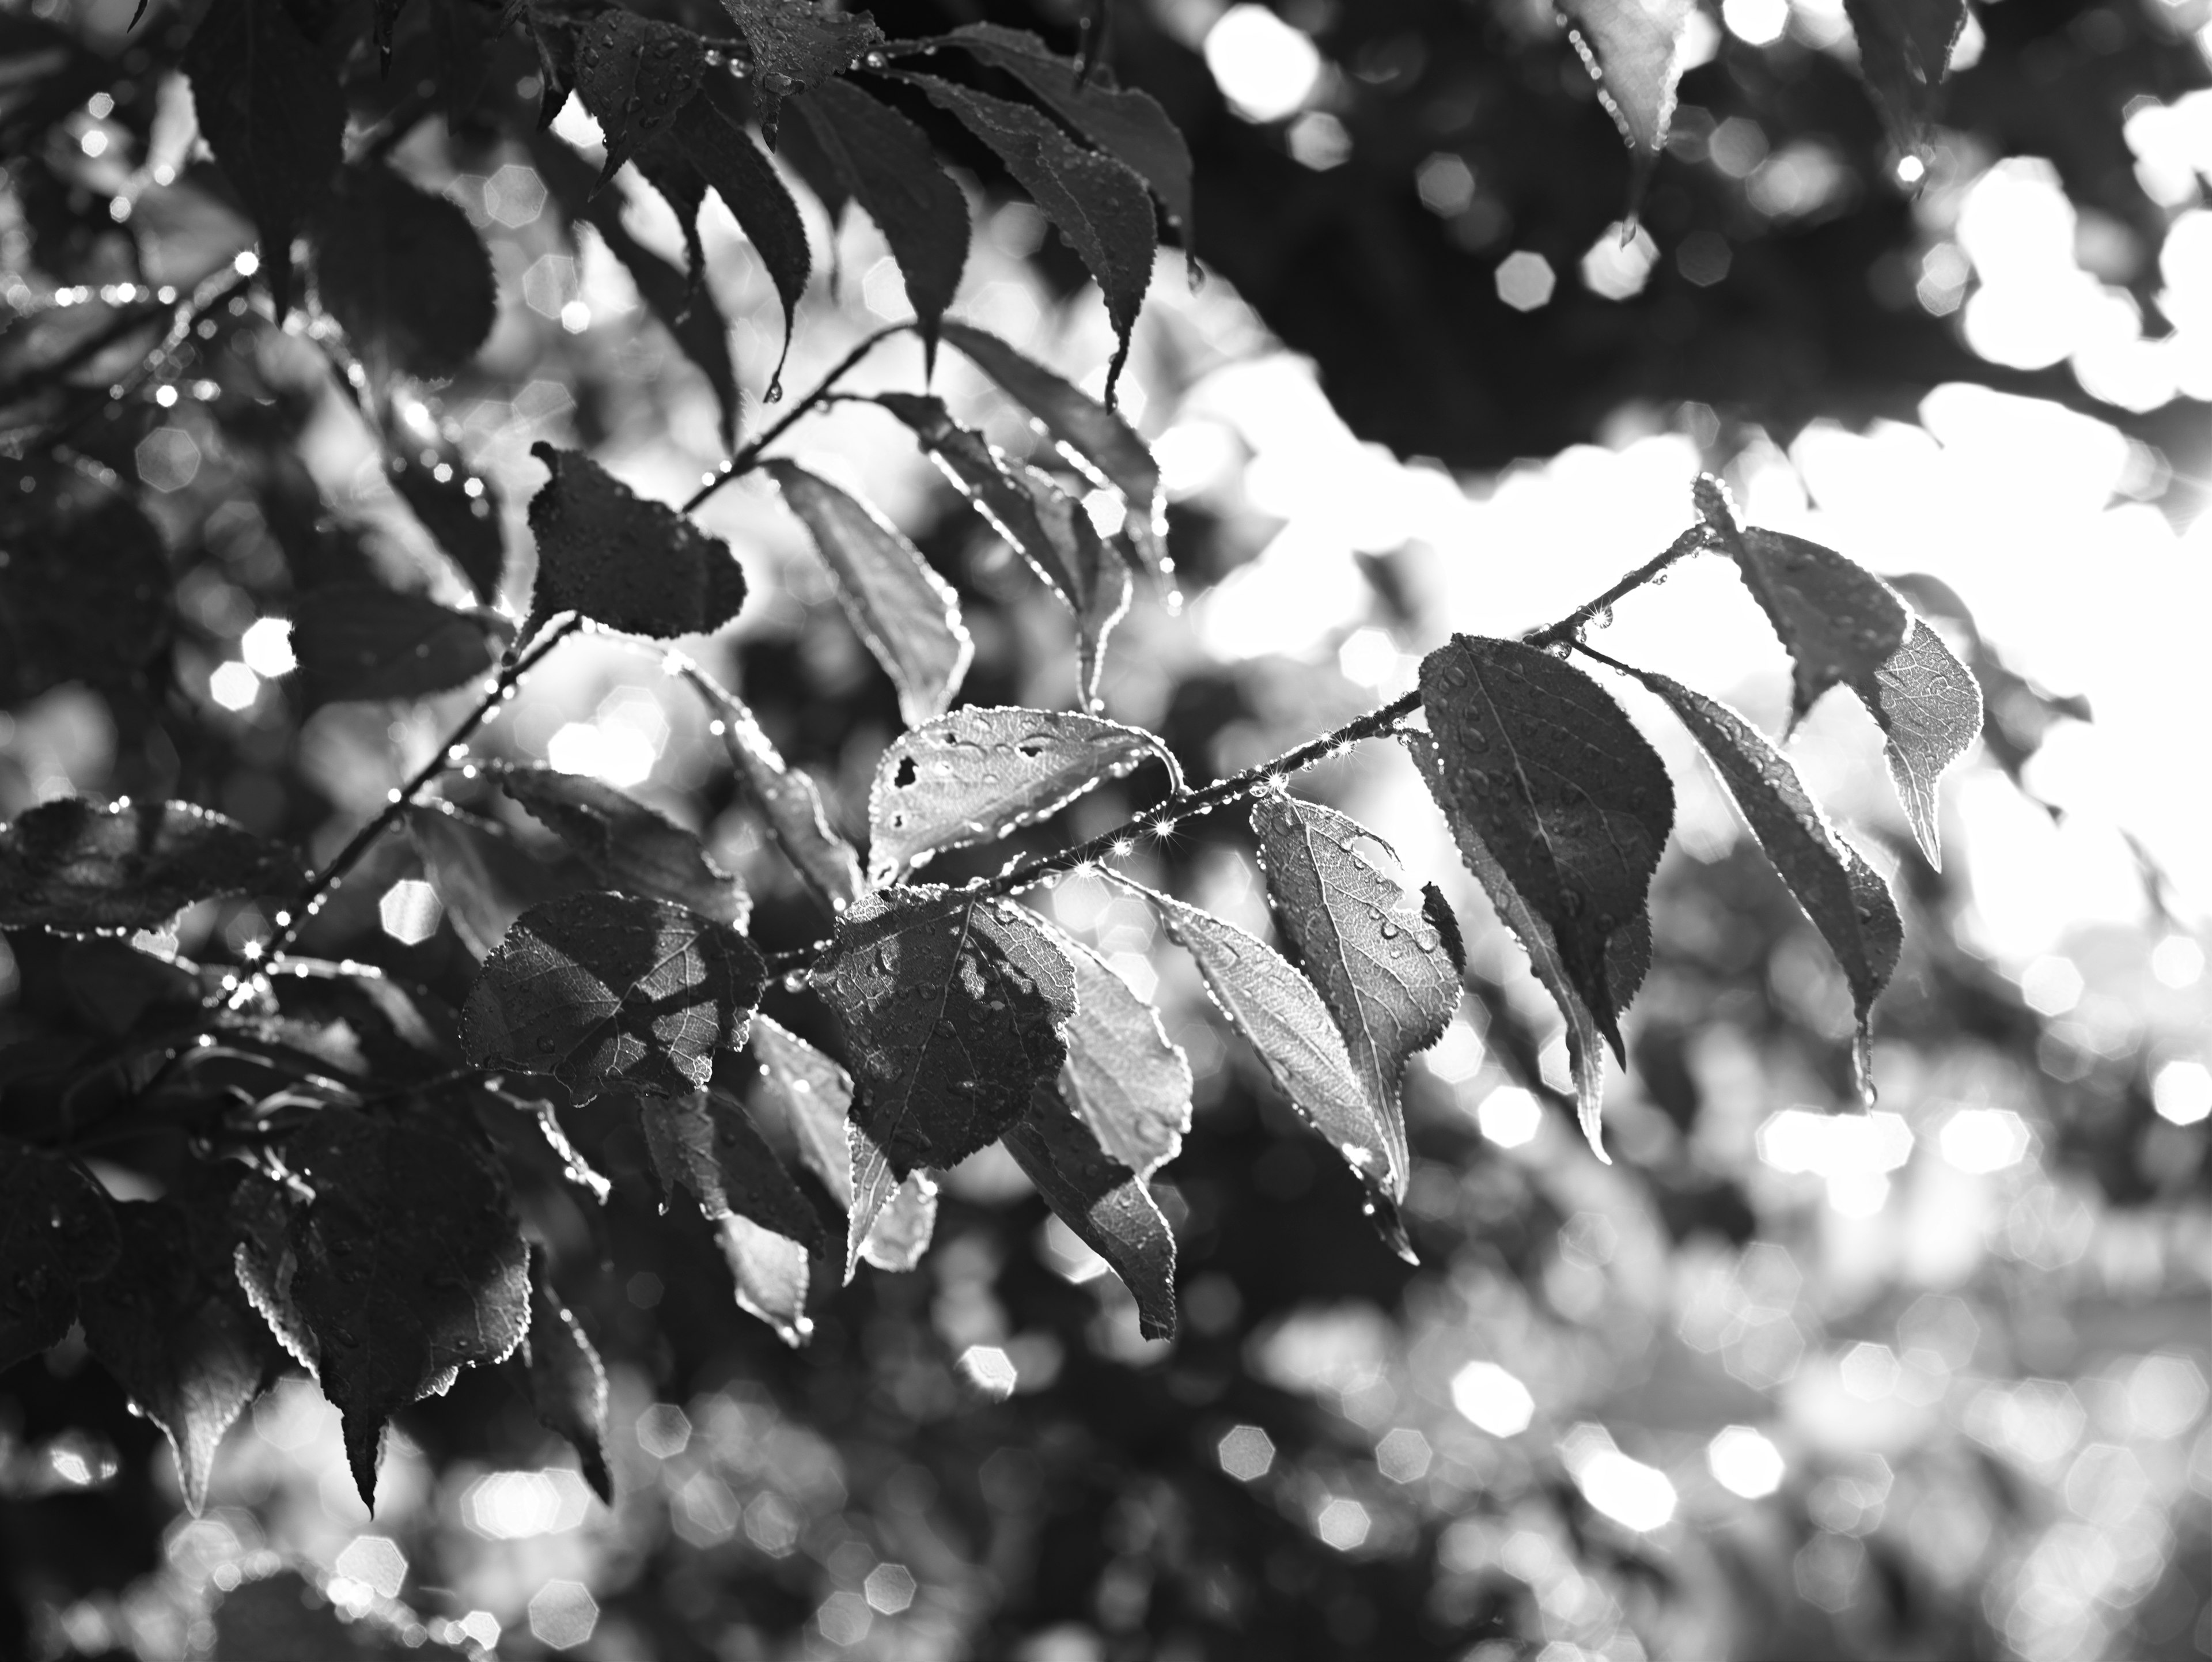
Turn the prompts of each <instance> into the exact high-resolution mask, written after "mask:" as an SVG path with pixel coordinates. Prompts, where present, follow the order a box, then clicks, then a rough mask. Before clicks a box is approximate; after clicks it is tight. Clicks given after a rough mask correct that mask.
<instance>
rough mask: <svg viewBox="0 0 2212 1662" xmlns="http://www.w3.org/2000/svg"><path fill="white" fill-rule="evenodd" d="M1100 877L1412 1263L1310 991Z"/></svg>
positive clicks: (1346, 1069) (1352, 1083)
mask: <svg viewBox="0 0 2212 1662" xmlns="http://www.w3.org/2000/svg"><path fill="white" fill-rule="evenodd" d="M1107 875H1109V877H1112V878H1113V880H1114V881H1115V882H1117V883H1119V884H1121V886H1123V887H1124V888H1127V889H1128V890H1130V891H1131V892H1133V893H1135V894H1139V895H1141V896H1142V897H1143V898H1145V899H1146V901H1147V902H1149V903H1150V904H1151V905H1152V910H1153V911H1155V912H1156V913H1158V916H1159V920H1160V922H1161V923H1162V924H1164V926H1165V927H1166V928H1167V932H1168V934H1170V936H1171V937H1172V938H1173V939H1174V941H1175V942H1176V945H1177V946H1179V947H1182V949H1183V950H1184V951H1185V952H1187V953H1189V954H1190V955H1191V957H1192V958H1193V959H1196V960H1197V963H1198V972H1199V974H1200V977H1203V978H1204V980H1205V982H1206V991H1207V992H1209V993H1211V994H1212V995H1213V1001H1214V1002H1215V1003H1216V1004H1218V1005H1219V1006H1220V1007H1221V1010H1222V1014H1225V1015H1226V1016H1227V1017H1228V1018H1229V1021H1230V1025H1231V1026H1233V1027H1235V1028H1236V1029H1237V1032H1239V1033H1242V1034H1243V1036H1244V1040H1245V1042H1246V1043H1247V1044H1249V1045H1251V1047H1252V1049H1253V1050H1255V1052H1257V1053H1258V1055H1259V1057H1260V1060H1261V1063H1262V1064H1263V1065H1264V1066H1265V1067H1266V1068H1267V1075H1268V1077H1269V1078H1271V1079H1273V1081H1275V1084H1276V1086H1277V1087H1278V1088H1279V1089H1280V1090H1281V1092H1282V1093H1283V1094H1284V1095H1285V1096H1286V1097H1288V1098H1289V1099H1291V1106H1292V1107H1293V1108H1295V1109H1297V1111H1298V1113H1299V1114H1300V1116H1301V1117H1304V1120H1305V1122H1306V1123H1307V1124H1309V1125H1310V1126H1312V1127H1313V1129H1315V1130H1316V1131H1318V1132H1320V1133H1321V1135H1322V1136H1323V1137H1324V1138H1325V1139H1327V1141H1328V1146H1329V1147H1330V1148H1334V1150H1336V1152H1337V1154H1339V1155H1340V1156H1341V1157H1342V1158H1343V1160H1344V1163H1345V1164H1346V1166H1350V1167H1351V1168H1352V1171H1353V1172H1355V1173H1357V1174H1358V1178H1359V1180H1360V1182H1361V1183H1362V1184H1364V1185H1365V1186H1366V1190H1367V1195H1368V1200H1367V1205H1368V1208H1369V1211H1370V1215H1372V1216H1373V1217H1374V1219H1375V1227H1376V1229H1377V1230H1379V1231H1380V1232H1381V1233H1382V1235H1383V1239H1385V1240H1386V1241H1388V1242H1389V1244H1390V1246H1391V1249H1392V1250H1393V1251H1395V1252H1397V1253H1398V1255H1399V1256H1400V1257H1403V1258H1405V1259H1406V1260H1407V1262H1408V1263H1411V1262H1413V1246H1412V1245H1411V1243H1409V1242H1408V1241H1407V1239H1406V1233H1405V1229H1404V1227H1403V1226H1402V1225H1401V1223H1400V1222H1399V1221H1398V1206H1397V1198H1396V1196H1394V1195H1393V1194H1392V1193H1391V1192H1390V1184H1391V1174H1390V1141H1389V1133H1388V1132H1387V1131H1386V1130H1385V1129H1384V1127H1383V1121H1382V1117H1381V1116H1380V1115H1379V1114H1378V1113H1377V1112H1376V1110H1375V1108H1374V1107H1373V1105H1371V1104H1370V1103H1369V1101H1368V1100H1367V1093H1366V1091H1365V1088H1364V1087H1362V1085H1361V1084H1360V1082H1359V1075H1358V1074H1357V1073H1356V1072H1354V1071H1353V1069H1352V1056H1351V1053H1350V1052H1349V1051H1348V1050H1346V1048H1345V1044H1344V1037H1343V1035H1342V1034H1340V1033H1339V1032H1337V1030H1336V1024H1335V1023H1334V1022H1333V1021H1332V1020H1329V1014H1328V1006H1327V1005H1326V1004H1324V1003H1322V997H1321V995H1320V994H1319V993H1318V992H1316V990H1315V989H1314V985H1313V983H1311V982H1310V981H1308V980H1307V979H1306V978H1305V977H1304V976H1303V975H1301V974H1299V973H1298V971H1297V969H1296V968H1295V967H1294V966H1293V965H1291V962H1290V960H1289V959H1286V958H1285V957H1284V956H1283V955H1282V954H1281V953H1279V952H1277V951H1276V950H1275V949H1274V948H1273V947H1270V946H1268V945H1267V943H1266V942H1265V941H1256V940H1255V939H1254V938H1253V937H1252V936H1250V935H1249V934H1245V933H1244V931H1243V930H1242V929H1240V928H1237V926H1236V925H1235V924H1233V923H1226V922H1223V921H1222V920H1221V919H1220V918H1218V917H1216V916H1213V915H1212V913H1210V912H1203V911H1200V910H1199V909H1198V908H1197V907H1195V906H1192V905H1187V904H1184V903H1183V902H1182V901H1180V900H1177V899H1175V898H1172V897H1170V896H1168V895H1164V894H1159V893H1156V892H1153V891H1152V890H1151V889H1148V888H1146V887H1145V886H1143V885H1142V884H1140V883H1135V882H1132V881H1131V880H1129V879H1127V878H1126V877H1122V876H1121V875H1120V874H1117V873H1112V872H1109V873H1108V874H1107Z"/></svg>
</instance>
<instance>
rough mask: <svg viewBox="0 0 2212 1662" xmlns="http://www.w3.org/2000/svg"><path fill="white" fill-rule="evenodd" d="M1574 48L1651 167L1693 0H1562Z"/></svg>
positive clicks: (1670, 107) (1663, 138)
mask: <svg viewBox="0 0 2212 1662" xmlns="http://www.w3.org/2000/svg"><path fill="white" fill-rule="evenodd" d="M1559 9H1560V10H1561V11H1563V12H1565V14H1566V17H1567V21H1568V22H1569V23H1570V24H1571V25H1572V27H1573V31H1574V41H1575V50H1576V51H1577V52H1580V53H1581V54H1582V58H1583V63H1584V64H1586V65H1588V66H1589V72H1590V74H1591V75H1592V76H1595V78H1596V80H1597V82H1598V88H1599V95H1600V96H1601V97H1602V98H1603V99H1604V100H1605V107H1606V108H1607V110H1609V111H1611V112H1612V113H1613V125H1615V126H1617V127H1619V128H1620V136H1621V137H1622V138H1623V139H1625V140H1626V141H1627V143H1628V148H1629V149H1631V150H1632V151H1633V152H1635V154H1636V155H1637V156H1638V160H1639V161H1643V162H1644V163H1646V164H1648V163H1649V162H1650V161H1651V160H1652V159H1654V158H1656V156H1657V155H1658V154H1659V152H1660V151H1661V150H1662V149H1664V148H1665V146H1666V143H1667V128H1668V125H1669V124H1670V123H1671V122H1672V121H1673V120H1674V87H1675V83H1676V82H1678V81H1680V79H1681V76H1682V36H1683V31H1684V30H1685V29H1686V28H1687V27H1689V22H1690V19H1691V16H1692V15H1693V14H1694V13H1695V11H1696V10H1697V8H1696V7H1695V6H1693V5H1692V4H1691V3H1690V0H1649V3H1647V0H1562V4H1561V5H1560V8H1559Z"/></svg>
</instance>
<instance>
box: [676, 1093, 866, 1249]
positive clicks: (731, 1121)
mask: <svg viewBox="0 0 2212 1662" xmlns="http://www.w3.org/2000/svg"><path fill="white" fill-rule="evenodd" d="M636 1102H637V1117H638V1123H639V1124H640V1126H641V1127H642V1128H643V1129H644V1132H645V1146H646V1148H647V1151H648V1152H649V1153H650V1154H652V1156H653V1170H654V1171H656V1172H659V1174H660V1186H661V1191H662V1193H663V1194H664V1195H668V1196H673V1195H674V1194H675V1192H676V1190H678V1188H683V1189H688V1190H690V1191H691V1193H692V1195H693V1196H696V1198H697V1200H698V1202H699V1209H700V1210H701V1211H702V1212H704V1213H705V1214H706V1215H707V1216H708V1217H709V1218H726V1217H727V1216H728V1215H730V1214H731V1213H732V1212H736V1213H738V1214H740V1215H743V1216H745V1217H748V1218H750V1219H751V1220H752V1221H754V1222H755V1223H757V1224H760V1225H761V1226H763V1227H765V1228H769V1229H773V1230H775V1233H777V1234H779V1235H784V1236H787V1237H788V1238H790V1239H793V1240H795V1241H798V1242H799V1243H801V1244H802V1245H811V1243H812V1242H814V1241H815V1240H817V1239H819V1238H820V1236H821V1234H822V1222H821V1220H820V1219H819V1218H817V1216H816V1215H815V1212H814V1208H813V1207H812V1206H811V1205H809V1204H808V1203H807V1199H806V1196H804V1195H803V1194H801V1193H799V1185H798V1184H794V1183H793V1181H792V1180H791V1174H790V1173H789V1172H786V1171H785V1170H784V1169H783V1162H782V1161H781V1160H778V1159H776V1157H775V1151H774V1150H773V1149H771V1148H769V1146H768V1142H767V1141H766V1139H764V1138H763V1136H762V1135H761V1134H760V1130H759V1128H758V1127H757V1126H756V1125H754V1123H752V1121H751V1119H750V1117H747V1115H746V1113H745V1109H744V1104H742V1103H740V1102H739V1101H738V1099H736V1098H734V1097H732V1096H729V1095H727V1094H726V1093H723V1092H721V1091H719V1090H712V1091H710V1090H706V1089H701V1090H696V1091H687V1092H685V1093H684V1094H683V1095H681V1096H659V1095H657V1094H641V1095H640V1096H639V1097H638V1098H637V1099H636Z"/></svg>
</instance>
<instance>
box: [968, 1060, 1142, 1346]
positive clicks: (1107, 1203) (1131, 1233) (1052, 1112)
mask: <svg viewBox="0 0 2212 1662" xmlns="http://www.w3.org/2000/svg"><path fill="white" fill-rule="evenodd" d="M1006 1149H1007V1152H1008V1153H1010V1154H1012V1155H1013V1157H1014V1159H1015V1160H1016V1161H1018V1163H1019V1164H1020V1166H1021V1168H1022V1170H1023V1171H1024V1172H1026V1173H1027V1174H1028V1176H1029V1179H1030V1182H1031V1183H1033V1184H1036V1190H1037V1193H1039V1194H1040V1195H1042V1196H1044V1200H1045V1204H1046V1205H1048V1206H1049V1207H1051V1208H1052V1209H1053V1210H1054V1212H1055V1213H1056V1214H1058V1215H1059V1217H1060V1221H1061V1222H1063V1223H1065V1224H1066V1226H1067V1227H1069V1228H1070V1229H1072V1230H1073V1231H1074V1232H1075V1234H1076V1238H1077V1239H1079V1240H1080V1241H1082V1242H1083V1244H1084V1245H1086V1246H1088V1247H1089V1248H1090V1249H1091V1251H1094V1252H1096V1253H1097V1254H1098V1256H1099V1257H1102V1258H1103V1259H1105V1260H1106V1262H1107V1263H1109V1264H1110V1265H1111V1266H1112V1267H1113V1270H1114V1273H1115V1275H1118V1276H1120V1277H1121V1284H1122V1285H1123V1286H1124V1287H1127V1288H1128V1289H1129V1291H1130V1292H1131V1293H1133V1294H1135V1295H1136V1300H1137V1327H1138V1330H1139V1332H1140V1333H1142V1334H1143V1335H1144V1336H1145V1337H1146V1338H1148V1339H1170V1338H1173V1337H1174V1336H1175V1326H1176V1302H1175V1269H1176V1242H1175V1233H1174V1231H1172V1230H1170V1228H1169V1227H1168V1221H1167V1219H1166V1218H1164V1216H1162V1215H1161V1214H1160V1208H1159V1202H1157V1201H1155V1200H1154V1199H1153V1198H1152V1191H1151V1190H1149V1189H1147V1188H1146V1186H1145V1180H1144V1178H1141V1177H1140V1176H1139V1175H1138V1174H1137V1173H1136V1172H1133V1171H1131V1170H1130V1169H1129V1167H1128V1166H1126V1165H1124V1164H1123V1163H1122V1162H1121V1161H1120V1160H1116V1159H1115V1158H1114V1156H1112V1155H1111V1154H1108V1153H1107V1152H1106V1151H1105V1150H1104V1149H1103V1148H1101V1147H1099V1144H1098V1139H1097V1136H1096V1135H1094V1134H1093V1133H1092V1131H1091V1128H1090V1127H1089V1126H1088V1125H1086V1124H1085V1123H1084V1122H1083V1121H1082V1120H1081V1119H1079V1118H1078V1117H1076V1115H1075V1114H1074V1113H1073V1111H1071V1110H1070V1109H1069V1107H1068V1105H1066V1103H1065V1102H1063V1101H1061V1100H1060V1093H1059V1092H1057V1091H1056V1090H1054V1088H1053V1087H1051V1086H1049V1085H1039V1086H1038V1087H1036V1096H1035V1098H1034V1099H1032V1101H1031V1102H1030V1111H1029V1112H1028V1113H1027V1114H1025V1115H1024V1116H1023V1117H1022V1118H1021V1120H1020V1121H1019V1122H1018V1123H1016V1124H1015V1125H1014V1126H1012V1128H1011V1129H1009V1130H1008V1131H1007V1132H1006Z"/></svg>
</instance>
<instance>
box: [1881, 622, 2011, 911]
mask: <svg viewBox="0 0 2212 1662" xmlns="http://www.w3.org/2000/svg"><path fill="white" fill-rule="evenodd" d="M1910 622H1911V633H1910V634H1908V635H1907V636H1905V639H1904V641H1903V642H1900V643H1899V646H1898V648H1897V650H1896V651H1894V652H1893V653H1892V654H1890V655H1889V657H1888V658H1887V660H1885V661H1884V662H1883V664H1882V666H1881V668H1880V669H1878V670H1876V671H1875V672H1874V673H1873V674H1871V675H1865V674H1854V675H1853V677H1852V678H1851V691H1854V692H1856V693H1857V694H1858V696H1859V697H1860V698H1861V699H1862V700H1863V702H1864V703H1865V704H1866V707H1867V708H1868V709H1869V710H1871V711H1873V712H1874V718H1875V721H1879V722H1880V723H1881V730H1882V733H1883V734H1885V735H1886V737H1887V740H1888V742H1887V744H1885V745H1884V746H1882V753H1883V755H1884V756H1885V757H1887V758H1888V761H1889V776H1890V779H1891V782H1893V783H1894V784H1895V785H1896V787H1897V797H1898V801H1900V802H1902V803H1903V804H1904V805H1905V819H1906V820H1907V821H1908V822H1909V823H1910V824H1911V826H1912V834H1913V836H1914V837H1917V839H1918V840H1919V843H1920V848H1921V851H1922V852H1923V854H1925V855H1927V856H1928V863H1929V865H1931V866H1934V867H1936V868H1938V869H1939V870H1940V869H1941V868H1942V864H1943V845H1942V828H1941V825H1940V824H1939V822H1938V819H1937V817H1936V787H1937V786H1938V785H1939V784H1941V783H1942V778H1943V773H1944V770H1946V769H1948V767H1949V766H1950V765H1951V764H1952V763H1954V762H1955V761H1957V760H1958V759H1959V758H1960V757H1961V756H1963V755H1965V754H1966V747H1967V746H1970V745H1972V743H1973V742H1974V740H1975V738H1976V736H1977V735H1978V734H1980V732H1981V730H1982V689H1981V686H1980V684H1979V683H1978V682H1977V681H1976V680H1975V679H1974V678H1973V676H1972V673H1969V672H1968V670H1967V668H1966V666H1965V665H1964V664H1962V663H1960V661H1958V660H1957V659H1956V658H1954V657H1953V656H1952V655H1951V649H1950V648H1948V647H1947V646H1945V645H1944V644H1943V637H1942V636H1940V635H1938V634H1937V633H1936V631H1935V630H1933V629H1930V628H1929V626H1928V624H1927V622H1926V620H1925V619H1923V618H1911V620H1910Z"/></svg>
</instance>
